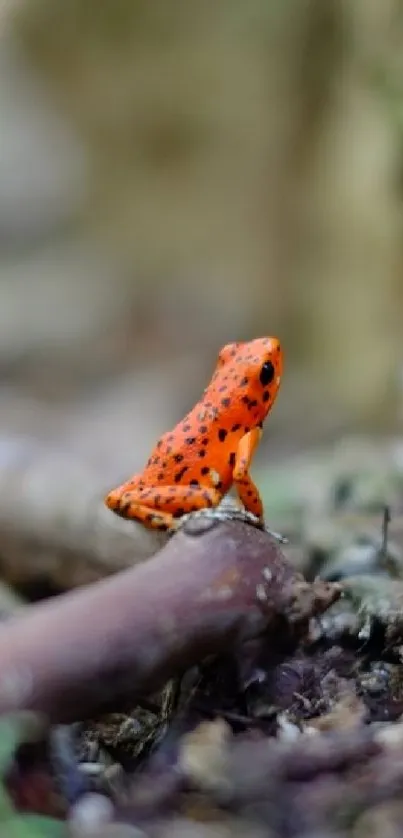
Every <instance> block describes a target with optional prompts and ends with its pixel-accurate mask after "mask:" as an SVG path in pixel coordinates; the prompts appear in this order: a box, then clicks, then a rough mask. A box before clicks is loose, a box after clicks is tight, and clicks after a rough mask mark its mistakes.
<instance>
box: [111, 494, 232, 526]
mask: <svg viewBox="0 0 403 838" xmlns="http://www.w3.org/2000/svg"><path fill="white" fill-rule="evenodd" d="M220 500H221V494H220V493H219V492H217V491H216V489H211V488H206V487H203V486H199V485H197V486H195V485H188V486H159V487H158V488H152V489H139V488H137V487H136V489H135V490H131V489H129V488H128V489H127V490H126V491H123V492H122V491H120V490H119V489H117V490H116V492H111V493H110V495H108V496H107V498H106V501H105V502H106V505H107V506H108V507H109V509H113V511H114V512H115V513H116V514H117V515H120V516H121V517H122V518H128V519H131V520H136V521H140V522H141V523H142V524H143V525H144V526H146V527H148V528H150V529H158V530H170V529H173V528H174V527H175V519H178V518H181V517H182V516H183V515H186V514H187V513H189V512H196V511H198V510H199V509H204V508H208V507H210V508H211V507H215V506H217V505H218V504H219V502H220Z"/></svg>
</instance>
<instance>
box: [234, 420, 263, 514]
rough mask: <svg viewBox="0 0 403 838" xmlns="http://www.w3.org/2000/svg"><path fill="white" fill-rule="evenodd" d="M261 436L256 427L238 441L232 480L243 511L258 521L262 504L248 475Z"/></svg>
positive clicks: (259, 430) (261, 512)
mask: <svg viewBox="0 0 403 838" xmlns="http://www.w3.org/2000/svg"><path fill="white" fill-rule="evenodd" d="M261 435H262V430H261V428H259V427H257V428H252V430H251V431H248V433H247V434H245V436H243V437H242V438H241V439H240V441H239V444H238V449H237V452H236V457H235V464H234V470H233V473H232V479H233V484H234V487H235V489H236V491H237V494H238V496H239V499H240V501H241V502H242V504H243V506H244V507H245V509H247V510H248V512H252V514H253V515H256V518H259V520H260V521H263V504H262V501H261V498H260V495H259V491H258V489H257V487H256V486H255V484H254V482H253V480H252V478H251V476H250V474H249V469H250V466H251V463H252V459H253V455H254V453H255V450H256V448H257V446H258V444H259V442H260V438H261Z"/></svg>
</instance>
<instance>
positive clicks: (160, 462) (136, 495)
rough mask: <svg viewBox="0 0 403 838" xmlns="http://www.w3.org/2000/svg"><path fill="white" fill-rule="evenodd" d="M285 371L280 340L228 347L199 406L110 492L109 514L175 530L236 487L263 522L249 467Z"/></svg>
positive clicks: (216, 504) (234, 344)
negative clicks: (184, 519)
mask: <svg viewBox="0 0 403 838" xmlns="http://www.w3.org/2000/svg"><path fill="white" fill-rule="evenodd" d="M282 370H283V355H282V351H281V347H280V344H279V341H278V340H277V339H276V338H273V337H265V338H256V339H255V340H252V341H249V342H247V343H230V344H228V345H227V346H224V347H223V349H221V351H220V353H219V356H218V361H217V365H216V368H215V372H214V375H213V377H212V379H211V381H210V383H209V385H208V386H207V387H206V389H205V391H204V393H203V395H202V397H201V399H200V401H199V402H198V403H197V404H196V405H195V407H194V408H193V409H192V410H191V411H190V413H188V414H187V415H186V416H185V418H184V419H182V421H181V422H179V424H178V425H176V427H175V428H174V429H173V430H172V431H168V433H166V434H164V435H163V436H162V437H161V439H160V440H159V441H158V442H157V444H156V446H155V448H154V450H153V452H152V454H151V456H150V458H149V460H148V462H147V465H146V467H145V469H144V471H142V472H141V473H140V474H137V475H135V476H134V477H132V478H131V479H130V480H128V481H127V482H126V483H123V484H122V485H121V486H119V487H118V488H117V489H114V490H113V491H112V492H110V493H109V494H108V495H107V497H106V498H105V503H106V505H107V506H108V507H109V509H112V510H113V511H114V512H116V513H117V514H118V515H120V516H122V517H123V518H131V519H135V520H137V521H140V522H141V523H142V524H143V525H144V526H146V527H148V528H150V529H158V530H170V529H174V527H175V519H178V518H180V517H182V516H183V515H185V514H186V513H188V512H193V511H196V510H199V509H204V508H205V507H215V506H218V504H219V503H220V501H221V500H222V498H223V496H224V495H226V494H227V492H228V491H229V489H230V488H231V486H232V485H233V486H234V488H235V489H236V491H237V493H238V496H239V498H240V500H241V502H242V504H243V505H244V507H245V508H246V509H247V510H248V511H249V512H252V513H253V514H254V515H256V516H257V517H258V518H259V519H260V520H261V521H263V506H262V501H261V499H260V495H259V492H258V490H257V488H256V486H255V484H254V483H253V481H252V479H251V477H250V475H249V468H250V465H251V462H252V458H253V454H254V451H255V449H256V446H257V445H258V443H259V440H260V437H261V433H262V423H263V421H264V419H265V418H266V416H267V414H268V412H269V410H270V409H271V407H272V406H273V403H274V401H275V398H276V396H277V392H278V389H279V386H280V382H281V376H282Z"/></svg>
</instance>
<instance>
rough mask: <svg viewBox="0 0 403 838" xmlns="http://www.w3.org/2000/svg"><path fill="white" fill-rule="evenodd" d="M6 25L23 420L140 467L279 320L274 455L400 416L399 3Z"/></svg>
mask: <svg viewBox="0 0 403 838" xmlns="http://www.w3.org/2000/svg"><path fill="white" fill-rule="evenodd" d="M0 27H1V32H0V408H1V409H0V431H1V433H2V435H3V436H6V435H7V434H8V433H11V432H12V433H13V434H15V433H17V434H25V435H29V436H33V437H37V438H40V439H41V440H44V441H45V442H46V443H48V442H49V443H50V442H51V443H56V444H58V445H60V446H62V447H63V448H64V450H65V451H66V452H67V453H69V452H71V454H72V455H74V456H76V457H82V458H84V459H85V460H87V461H88V462H90V463H91V464H92V465H94V466H96V468H97V469H98V470H99V472H100V473H101V474H102V475H103V479H104V480H105V483H108V481H109V480H110V481H112V482H113V481H115V480H118V479H120V478H126V477H128V476H129V474H130V473H131V472H132V471H134V470H135V469H136V468H138V467H141V466H142V464H143V460H144V457H145V455H146V454H148V450H149V448H150V446H151V445H152V444H153V443H154V441H155V439H156V437H157V436H158V435H159V434H160V433H161V432H163V431H165V430H166V429H167V428H168V427H169V426H170V425H172V424H174V423H176V421H178V419H179V418H180V417H181V416H182V415H183V413H184V412H185V411H186V410H187V409H188V408H189V407H190V406H192V405H193V403H194V401H195V400H196V399H197V398H198V397H199V395H200V392H201V389H202V388H203V387H204V385H205V384H206V382H207V380H208V378H209V376H210V374H211V370H212V367H213V365H214V363H215V359H216V355H217V352H218V349H219V348H220V346H221V345H222V344H223V343H225V342H227V341H232V340H243V339H248V338H251V337H256V336H259V335H261V334H275V335H278V336H279V337H280V338H281V340H282V343H283V346H284V350H285V364H286V366H285V375H284V379H283V385H282V390H281V392H280V396H279V399H278V401H277V403H276V406H275V408H274V409H273V412H272V414H271V417H270V421H269V422H268V425H267V431H266V435H265V446H266V448H265V449H264V452H265V453H266V454H267V457H269V458H270V457H271V458H274V459H275V458H276V457H277V458H278V457H283V456H284V455H285V454H287V453H288V452H294V451H296V450H297V451H298V450H301V449H303V448H307V447H310V446H315V445H318V444H322V443H324V442H326V441H328V440H332V439H337V438H338V436H340V435H341V434H343V433H345V432H350V431H371V432H384V431H388V432H391V431H393V432H395V431H399V430H400V427H401V420H402V414H403V365H402V362H403V329H402V321H403V236H402V222H403V3H402V2H401V0H354V3H352V2H351V0H326V2H323V0H266V2H264V0H248V2H247V3H246V2H241V0H204V2H203V3H200V2H196V0H153V2H152V3H150V2H149V0H102V3H100V2H99V0H15V2H12V0H9V2H6V0H3V2H2V3H1V4H0ZM261 456H262V455H261Z"/></svg>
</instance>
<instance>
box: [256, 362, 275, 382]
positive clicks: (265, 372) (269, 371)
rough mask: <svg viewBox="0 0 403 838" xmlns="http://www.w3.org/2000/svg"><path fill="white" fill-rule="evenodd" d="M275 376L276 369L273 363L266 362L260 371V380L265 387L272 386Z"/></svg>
mask: <svg viewBox="0 0 403 838" xmlns="http://www.w3.org/2000/svg"><path fill="white" fill-rule="evenodd" d="M274 375H275V369H274V366H273V364H272V362H271V361H265V362H264V364H263V366H262V367H261V370H260V375H259V380H260V383H261V385H262V386H263V387H267V385H268V384H271V383H272V381H273V378H274Z"/></svg>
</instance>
